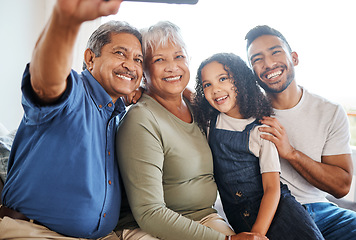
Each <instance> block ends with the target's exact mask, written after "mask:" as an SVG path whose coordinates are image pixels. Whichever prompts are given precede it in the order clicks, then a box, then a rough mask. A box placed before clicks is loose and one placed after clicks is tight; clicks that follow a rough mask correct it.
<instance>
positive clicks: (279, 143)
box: [259, 117, 295, 159]
mask: <svg viewBox="0 0 356 240" xmlns="http://www.w3.org/2000/svg"><path fill="white" fill-rule="evenodd" d="M261 123H262V124H265V125H268V126H269V127H259V130H260V131H261V132H265V133H269V134H261V138H263V139H266V140H269V141H271V142H273V143H274V145H275V146H276V148H277V150H278V154H279V156H280V157H282V158H284V159H288V156H291V155H292V154H293V152H294V151H295V149H294V148H293V147H292V146H291V144H290V142H289V139H288V135H287V132H286V130H285V129H284V127H283V126H282V125H281V124H280V122H279V121H278V120H277V119H276V118H274V117H263V119H262V120H261Z"/></svg>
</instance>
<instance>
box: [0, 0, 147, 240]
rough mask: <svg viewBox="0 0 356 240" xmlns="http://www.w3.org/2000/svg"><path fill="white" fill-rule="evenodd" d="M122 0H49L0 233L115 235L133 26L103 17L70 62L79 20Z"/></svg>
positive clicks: (133, 84)
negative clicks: (120, 132) (77, 61)
mask: <svg viewBox="0 0 356 240" xmlns="http://www.w3.org/2000/svg"><path fill="white" fill-rule="evenodd" d="M121 2H122V1H121V0H114V1H103V0H91V1H88V0H58V1H57V3H56V5H55V7H54V10H53V13H52V16H51V18H50V20H49V22H48V24H47V25H46V27H45V28H44V30H43V32H42V34H41V35H40V37H39V39H38V41H37V44H36V47H35V49H34V52H33V57H32V60H31V62H30V63H29V64H28V65H27V67H26V70H25V73H24V75H23V80H22V92H23V99H22V104H23V108H24V112H25V114H24V117H23V119H22V122H21V124H20V126H19V128H18V131H17V135H16V137H15V140H14V143H13V147H12V150H11V154H10V159H9V166H8V176H7V179H6V183H5V186H4V189H3V193H2V200H3V206H1V208H0V239H28V238H30V237H31V238H36V239H73V238H102V239H118V238H117V236H116V235H115V234H114V232H113V229H114V228H115V226H116V224H117V221H118V219H119V212H120V203H121V192H120V182H119V169H118V166H117V162H116V159H115V147H114V146H115V144H114V139H115V132H116V127H117V125H118V122H119V119H120V118H121V117H122V116H123V115H124V113H125V105H124V103H123V101H122V99H121V97H123V96H125V95H127V94H129V93H131V92H132V91H133V90H134V89H136V88H137V87H138V86H139V83H140V80H141V78H142V49H141V35H140V33H139V32H138V31H137V30H136V29H135V28H133V27H131V26H130V25H128V24H127V23H123V22H117V21H113V22H109V23H107V24H104V25H102V26H100V27H99V28H98V29H97V30H96V31H95V32H94V33H93V34H92V36H91V37H90V39H89V42H88V46H87V50H86V51H85V54H84V62H85V64H84V66H85V69H84V71H83V72H82V73H81V74H78V73H77V72H75V71H73V70H71V65H72V54H73V48H74V44H75V40H76V38H77V35H78V31H79V28H80V26H81V24H82V23H83V22H85V21H88V20H93V19H96V18H97V17H100V16H106V15H109V14H115V13H117V11H118V9H119V6H120V4H121Z"/></svg>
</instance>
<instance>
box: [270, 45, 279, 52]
mask: <svg viewBox="0 0 356 240" xmlns="http://www.w3.org/2000/svg"><path fill="white" fill-rule="evenodd" d="M276 48H282V46H281V45H275V46H273V47H270V48H269V49H268V50H270V51H272V50H274V49H276Z"/></svg>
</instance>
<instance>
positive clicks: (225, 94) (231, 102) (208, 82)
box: [201, 62, 242, 118]
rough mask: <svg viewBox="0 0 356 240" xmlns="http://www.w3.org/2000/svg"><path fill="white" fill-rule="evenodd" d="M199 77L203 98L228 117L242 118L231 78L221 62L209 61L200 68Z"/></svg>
mask: <svg viewBox="0 0 356 240" xmlns="http://www.w3.org/2000/svg"><path fill="white" fill-rule="evenodd" d="M201 79H202V85H203V89H204V95H205V98H206V100H207V101H208V102H209V104H210V105H211V106H212V107H214V108H215V109H216V110H218V111H219V112H222V113H226V114H227V115H229V116H230V117H234V118H242V116H241V114H240V112H239V107H238V105H237V101H236V97H237V93H236V88H235V86H234V84H233V79H232V78H231V76H229V74H228V72H227V71H226V70H225V69H224V66H223V65H222V64H221V63H218V62H211V63H208V64H207V65H205V67H203V69H202V70H201Z"/></svg>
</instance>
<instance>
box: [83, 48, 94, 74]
mask: <svg viewBox="0 0 356 240" xmlns="http://www.w3.org/2000/svg"><path fill="white" fill-rule="evenodd" d="M94 59H95V54H94V53H93V51H92V50H90V49H89V48H87V49H86V50H85V52H84V61H85V64H86V65H87V69H88V70H89V71H90V72H91V71H92V70H93V67H94Z"/></svg>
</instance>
